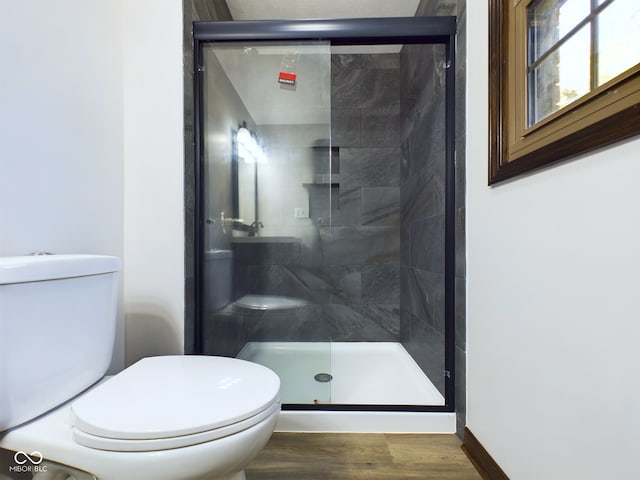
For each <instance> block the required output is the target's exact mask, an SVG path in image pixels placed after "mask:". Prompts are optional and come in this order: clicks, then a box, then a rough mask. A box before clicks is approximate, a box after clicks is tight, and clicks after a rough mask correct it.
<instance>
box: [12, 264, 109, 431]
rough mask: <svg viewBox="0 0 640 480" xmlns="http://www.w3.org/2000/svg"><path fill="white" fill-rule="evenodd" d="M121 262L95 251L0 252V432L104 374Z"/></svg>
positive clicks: (22, 421) (85, 386)
mask: <svg viewBox="0 0 640 480" xmlns="http://www.w3.org/2000/svg"><path fill="white" fill-rule="evenodd" d="M119 270H120V260H119V259H118V258H116V257H108V256H99V255H38V256H24V257H0V432H2V431H4V430H7V429H9V428H11V427H14V426H16V425H19V424H21V423H24V422H26V421H28V420H31V419H32V418H34V417H36V416H38V415H40V414H42V413H44V412H46V411H48V410H50V409H52V408H54V407H56V406H57V405H59V404H61V403H63V402H64V401H66V400H68V399H70V398H72V397H73V396H75V395H76V394H78V393H79V392H81V391H82V390H84V389H85V388H87V387H89V386H90V385H92V384H93V383H95V382H96V381H98V380H99V379H100V378H102V377H103V376H104V374H105V372H106V371H107V368H108V367H109V364H110V362H111V355H112V352H113V343H114V338H115V327H116V309H117V294H118V279H117V277H118V271H119Z"/></svg>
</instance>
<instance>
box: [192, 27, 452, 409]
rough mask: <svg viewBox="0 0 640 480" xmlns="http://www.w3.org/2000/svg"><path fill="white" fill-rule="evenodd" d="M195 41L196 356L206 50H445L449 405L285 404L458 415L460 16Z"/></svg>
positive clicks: (198, 34)
mask: <svg viewBox="0 0 640 480" xmlns="http://www.w3.org/2000/svg"><path fill="white" fill-rule="evenodd" d="M193 39H194V50H193V51H194V137H195V138H194V141H195V167H194V177H195V208H194V216H195V222H194V226H195V235H194V259H193V260H194V272H195V279H194V295H195V298H196V302H195V311H194V319H195V325H194V337H195V338H194V345H195V352H194V353H203V350H204V344H203V340H204V318H203V309H202V301H201V299H202V284H203V278H202V274H203V272H202V270H203V269H202V265H203V260H204V259H203V257H204V253H203V228H204V225H203V218H204V217H203V205H202V193H203V191H204V185H203V175H202V171H203V147H202V138H203V137H202V135H203V132H202V118H201V113H202V110H201V108H202V78H203V75H201V73H202V71H203V70H202V69H203V67H202V65H203V62H202V59H203V54H202V47H203V45H204V44H207V43H225V42H280V41H282V42H284V41H308V40H314V41H317V40H328V41H329V42H330V43H331V45H383V44H431V45H433V44H441V45H444V47H445V61H446V69H445V145H446V146H445V161H446V169H445V252H444V257H445V259H444V260H445V271H444V283H445V299H444V302H445V371H444V372H443V374H444V376H445V388H444V390H445V395H444V396H445V404H444V405H346V404H340V405H337V404H330V405H310V404H287V405H283V409H288V410H343V411H413V412H416V411H419V412H454V411H455V268H456V266H455V238H456V221H455V219H456V208H455V71H456V68H455V41H456V17H450V16H435V17H389V18H357V19H326V20H325V19H321V20H266V21H260V20H256V21H232V22H193Z"/></svg>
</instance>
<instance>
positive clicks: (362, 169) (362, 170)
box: [340, 147, 402, 187]
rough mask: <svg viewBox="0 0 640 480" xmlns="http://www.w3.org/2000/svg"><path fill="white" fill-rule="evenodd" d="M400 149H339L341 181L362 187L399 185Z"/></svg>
mask: <svg viewBox="0 0 640 480" xmlns="http://www.w3.org/2000/svg"><path fill="white" fill-rule="evenodd" d="M401 161H402V149H400V148H398V147H392V148H384V147H383V148H345V149H341V150H340V164H341V182H342V184H344V185H360V186H363V187H396V186H399V185H400V163H401Z"/></svg>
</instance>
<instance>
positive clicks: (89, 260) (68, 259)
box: [0, 254, 121, 285]
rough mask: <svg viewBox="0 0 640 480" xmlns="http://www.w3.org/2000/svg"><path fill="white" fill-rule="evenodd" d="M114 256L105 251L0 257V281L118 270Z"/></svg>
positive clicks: (92, 273) (21, 281) (34, 280)
mask: <svg viewBox="0 0 640 480" xmlns="http://www.w3.org/2000/svg"><path fill="white" fill-rule="evenodd" d="M120 267H121V262H120V259H119V258H118V257H111V256H106V255H81V254H76V255H27V256H16V257H0V285H9V284H14V283H26V282H41V281H45V280H56V279H61V278H72V277H84V276H87V275H100V274H103V273H112V272H117V271H119V270H120Z"/></svg>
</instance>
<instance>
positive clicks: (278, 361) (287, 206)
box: [202, 42, 332, 404]
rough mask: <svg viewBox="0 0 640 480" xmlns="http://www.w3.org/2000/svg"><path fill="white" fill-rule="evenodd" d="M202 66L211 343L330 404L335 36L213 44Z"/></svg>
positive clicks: (287, 391) (304, 396) (208, 346)
mask: <svg viewBox="0 0 640 480" xmlns="http://www.w3.org/2000/svg"><path fill="white" fill-rule="evenodd" d="M203 65H204V72H203V91H202V97H203V103H202V108H203V112H202V122H203V137H202V139H203V142H204V145H203V147H204V149H203V153H204V155H203V172H202V176H203V193H202V195H203V199H202V202H203V215H204V231H203V247H204V266H203V285H202V290H203V311H204V319H203V321H204V353H205V354H210V355H226V356H237V357H239V358H243V359H247V360H251V361H255V362H258V363H262V364H264V365H266V366H268V367H270V368H272V369H273V370H274V371H276V373H278V374H279V375H280V378H281V380H282V392H281V393H282V401H283V403H285V404H328V403H331V400H332V399H331V380H332V374H331V352H330V336H329V329H328V325H327V321H326V317H325V315H324V305H325V304H326V303H328V301H329V300H330V296H331V295H330V292H329V291H328V288H327V284H326V282H323V281H322V278H323V275H322V273H321V267H322V252H321V249H320V236H321V235H322V234H324V233H326V232H325V230H326V229H327V228H330V226H331V201H332V200H331V198H332V184H331V173H332V171H331V165H332V163H331V152H332V149H331V84H330V81H331V56H330V46H329V44H328V43H327V42H305V43H304V44H300V43H279V44H265V43H260V44H252V43H225V44H224V45H220V44H209V45H206V46H205V47H204V48H203Z"/></svg>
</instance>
